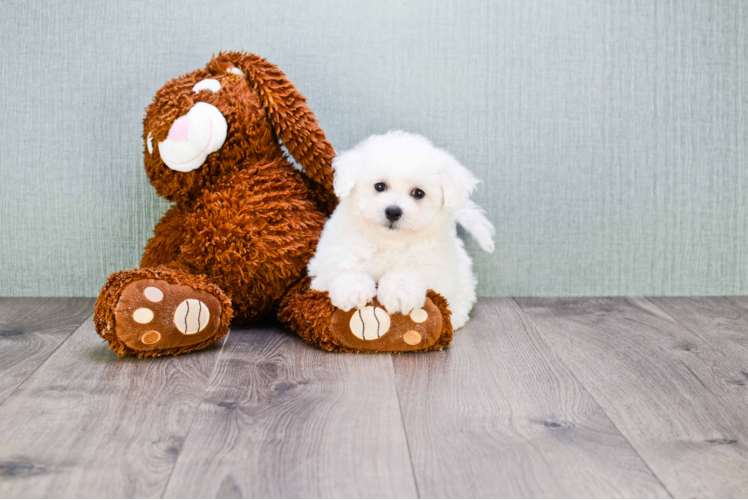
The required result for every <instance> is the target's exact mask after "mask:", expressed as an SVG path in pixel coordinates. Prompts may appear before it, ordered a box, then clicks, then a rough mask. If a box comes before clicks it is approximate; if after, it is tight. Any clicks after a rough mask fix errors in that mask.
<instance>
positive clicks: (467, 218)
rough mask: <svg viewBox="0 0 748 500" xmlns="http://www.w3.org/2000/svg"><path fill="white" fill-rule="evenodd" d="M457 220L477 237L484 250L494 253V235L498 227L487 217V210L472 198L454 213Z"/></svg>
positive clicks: (476, 239)
mask: <svg viewBox="0 0 748 500" xmlns="http://www.w3.org/2000/svg"><path fill="white" fill-rule="evenodd" d="M454 217H455V222H457V223H458V224H459V225H461V226H462V227H463V228H465V230H466V231H467V232H468V233H470V235H471V236H472V237H473V238H475V241H477V242H478V245H480V247H481V249H482V250H483V251H484V252H488V253H493V251H494V244H493V235H494V234H496V228H495V227H493V224H491V221H490V220H488V219H487V218H486V211H485V210H483V209H482V208H481V207H479V206H478V205H476V204H475V203H474V202H473V201H472V200H468V202H467V204H466V205H465V206H464V207H462V208H461V209H459V210H457V211H456V212H455V213H454Z"/></svg>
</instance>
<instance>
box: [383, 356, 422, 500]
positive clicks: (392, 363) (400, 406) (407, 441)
mask: <svg viewBox="0 0 748 500" xmlns="http://www.w3.org/2000/svg"><path fill="white" fill-rule="evenodd" d="M389 357H390V366H391V367H392V382H393V385H394V386H395V395H396V396H397V408H398V409H399V410H400V422H401V423H402V424H403V433H404V434H405V447H406V448H407V449H408V460H409V461H410V471H411V474H413V484H414V485H415V487H416V496H417V497H418V498H421V492H420V490H419V488H418V477H417V476H416V468H415V465H414V464H413V454H412V453H411V452H410V438H409V437H408V428H407V427H406V425H405V415H404V414H403V403H402V400H401V398H400V390H399V389H398V387H397V377H396V376H395V360H394V359H392V354H389Z"/></svg>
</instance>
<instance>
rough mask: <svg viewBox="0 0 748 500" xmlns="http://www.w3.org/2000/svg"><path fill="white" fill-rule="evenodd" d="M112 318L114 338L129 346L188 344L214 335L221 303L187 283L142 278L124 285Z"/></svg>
mask: <svg viewBox="0 0 748 500" xmlns="http://www.w3.org/2000/svg"><path fill="white" fill-rule="evenodd" d="M114 319H115V333H116V335H117V338H119V339H120V340H121V341H122V342H124V343H125V345H127V346H128V347H130V348H131V349H135V350H137V351H150V350H155V349H158V350H162V349H172V348H175V347H187V346H191V345H195V344H199V343H201V342H204V341H205V340H208V339H210V338H211V337H212V336H213V335H215V333H216V331H217V330H218V327H219V325H220V322H221V303H220V302H219V300H218V299H217V298H216V297H214V296H213V295H211V294H210V293H208V292H204V291H202V290H195V289H194V288H192V287H190V286H187V285H172V284H171V283H167V282H166V281H163V280H158V279H143V280H137V281H133V282H132V283H130V284H128V285H126V286H125V288H124V290H123V291H122V294H121V295H120V298H119V302H118V303H117V307H116V309H115V312H114Z"/></svg>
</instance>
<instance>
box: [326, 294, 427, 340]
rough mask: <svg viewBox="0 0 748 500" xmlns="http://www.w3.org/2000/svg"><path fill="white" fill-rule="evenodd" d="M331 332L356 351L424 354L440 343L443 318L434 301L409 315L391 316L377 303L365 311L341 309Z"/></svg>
mask: <svg viewBox="0 0 748 500" xmlns="http://www.w3.org/2000/svg"><path fill="white" fill-rule="evenodd" d="M330 332H331V334H332V335H333V336H335V338H336V339H337V340H338V341H339V342H340V344H341V345H343V346H344V347H347V348H348V349H352V350H355V351H365V352H406V351H423V350H426V349H428V348H429V347H431V346H432V345H434V344H435V343H436V341H437V340H439V336H440V335H441V332H442V315H441V312H440V311H439V308H438V307H436V306H435V305H434V303H433V302H432V301H431V299H426V304H425V305H424V306H423V308H421V309H414V310H413V311H411V313H410V314H408V315H403V314H399V313H396V314H387V311H385V309H384V308H383V307H382V306H381V305H380V304H379V302H377V301H376V299H375V301H374V303H373V304H370V305H368V306H366V307H364V308H363V309H353V310H351V311H348V312H345V311H341V310H339V309H337V310H336V311H335V312H334V313H333V315H332V320H331V322H330Z"/></svg>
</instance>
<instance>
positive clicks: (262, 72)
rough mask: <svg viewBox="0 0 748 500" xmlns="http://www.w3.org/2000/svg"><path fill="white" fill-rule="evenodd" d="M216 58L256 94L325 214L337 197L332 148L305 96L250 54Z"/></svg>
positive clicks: (262, 60) (266, 64)
mask: <svg viewBox="0 0 748 500" xmlns="http://www.w3.org/2000/svg"><path fill="white" fill-rule="evenodd" d="M217 61H219V62H222V63H223V62H229V63H231V64H233V65H234V66H235V67H237V68H239V69H240V70H241V71H242V72H243V73H244V75H245V77H246V78H247V80H248V81H249V83H250V85H251V86H252V87H254V88H255V89H256V90H257V92H258V93H259V95H260V99H261V100H262V103H263V106H264V107H265V109H266V110H267V116H268V118H269V120H270V123H271V125H272V127H273V129H274V131H275V134H276V136H277V138H278V139H280V141H281V142H282V143H283V144H284V145H285V146H286V149H288V152H289V153H291V156H293V157H294V158H295V159H296V161H297V162H299V164H300V165H301V166H302V167H304V173H305V174H306V177H307V178H308V179H309V180H310V181H311V184H312V188H313V189H314V190H315V191H316V192H317V194H318V196H319V198H320V199H321V201H322V203H323V205H324V208H325V209H326V211H327V212H328V213H330V212H332V210H333V209H334V208H335V205H336V203H337V200H336V199H335V196H334V194H333V190H332V169H331V165H330V162H331V161H332V158H333V156H335V151H334V150H333V148H332V146H331V145H330V143H329V142H328V141H327V138H326V137H325V133H324V132H323V131H322V129H321V128H320V126H319V124H318V123H317V119H316V118H315V116H314V113H312V111H311V110H310V109H309V107H308V106H307V105H306V99H305V98H304V96H302V95H301V94H300V93H299V92H298V91H297V90H296V88H295V87H294V85H293V83H291V81H290V80H289V79H288V78H287V77H286V75H285V74H284V73H283V72H282V71H281V70H280V69H278V67H277V66H275V65H274V64H271V63H269V62H268V61H266V60H265V59H263V58H261V57H259V56H256V55H254V54H247V53H243V52H226V53H221V54H219V55H218V58H217Z"/></svg>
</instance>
